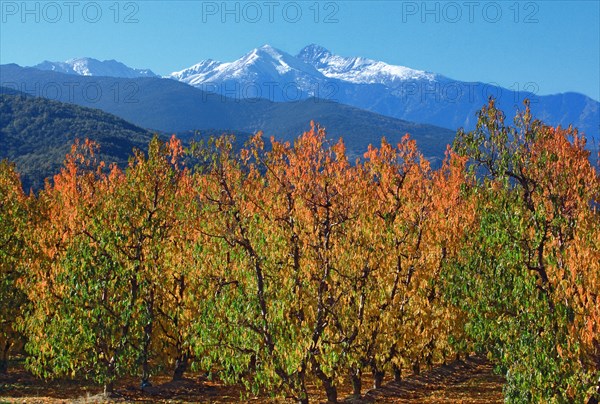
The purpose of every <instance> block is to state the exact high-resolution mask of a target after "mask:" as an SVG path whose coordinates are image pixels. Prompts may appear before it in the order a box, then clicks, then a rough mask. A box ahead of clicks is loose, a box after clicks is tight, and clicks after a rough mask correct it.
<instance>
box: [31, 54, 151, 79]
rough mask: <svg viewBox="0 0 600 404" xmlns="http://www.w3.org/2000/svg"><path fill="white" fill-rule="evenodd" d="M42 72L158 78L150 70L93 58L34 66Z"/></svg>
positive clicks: (43, 63) (45, 62) (47, 62)
mask: <svg viewBox="0 0 600 404" xmlns="http://www.w3.org/2000/svg"><path fill="white" fill-rule="evenodd" d="M33 67H34V68H36V69H40V70H51V71H55V72H58V73H66V74H77V75H81V76H107V77H123V78H135V77H158V76H157V75H156V74H154V73H153V72H152V70H149V69H134V68H131V67H128V66H126V65H124V64H123V63H121V62H117V61H116V60H104V61H100V60H97V59H93V58H75V59H69V60H67V61H66V62H49V61H47V60H45V61H43V62H42V63H40V64H38V65H35V66H33Z"/></svg>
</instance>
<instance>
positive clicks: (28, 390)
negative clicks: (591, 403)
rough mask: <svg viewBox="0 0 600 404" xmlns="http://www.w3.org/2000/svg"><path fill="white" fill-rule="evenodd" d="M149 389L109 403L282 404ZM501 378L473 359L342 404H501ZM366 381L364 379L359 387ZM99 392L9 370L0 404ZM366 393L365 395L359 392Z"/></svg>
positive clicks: (218, 388) (164, 386)
mask: <svg viewBox="0 0 600 404" xmlns="http://www.w3.org/2000/svg"><path fill="white" fill-rule="evenodd" d="M152 382H153V383H154V387H151V388H146V389H144V390H143V391H142V390H141V389H140V388H139V380H137V379H130V380H124V381H122V382H121V383H119V384H118V385H117V389H116V392H117V397H116V398H113V399H111V400H110V401H114V402H132V403H155V402H160V403H234V402H236V403H237V402H255V403H263V402H265V403H287V402H291V401H286V400H275V399H271V398H268V397H246V398H244V399H242V398H241V397H242V393H243V390H242V389H241V388H240V387H238V386H223V385H222V384H220V383H218V382H214V381H209V380H206V379H205V378H203V377H199V376H194V375H192V376H190V377H188V378H185V379H184V380H182V381H179V382H171V381H170V377H169V376H162V377H161V376H157V377H154V378H153V379H152ZM503 383H504V380H503V379H502V377H500V376H497V375H495V374H494V373H493V372H492V366H491V364H490V363H489V362H487V361H486V360H485V359H483V358H480V357H473V358H470V359H468V360H466V361H455V362H453V363H451V364H450V365H448V366H441V367H438V368H435V369H433V370H431V371H428V372H423V373H422V374H421V375H413V376H409V377H406V378H405V379H404V380H402V382H400V383H395V382H393V381H388V382H387V383H384V386H383V387H382V388H380V389H377V390H370V391H368V392H366V394H365V396H364V397H362V398H361V399H360V400H357V399H350V398H348V399H346V400H345V401H346V402H347V403H355V404H361V403H372V402H376V403H468V404H479V403H481V404H483V403H486V404H487V403H502V402H503V400H502V385H503ZM371 384H372V381H371V380H370V379H369V378H368V377H365V380H364V381H363V385H364V386H370V385H371ZM101 390H102V389H101V388H99V387H98V386H95V385H93V384H89V383H84V382H75V381H65V380H62V381H57V380H55V381H50V382H44V381H42V380H39V379H36V378H34V377H33V376H31V375H30V374H29V373H28V372H26V371H25V370H24V369H23V368H22V367H17V368H15V369H12V370H11V371H10V372H9V373H8V375H0V403H52V404H55V403H96V402H106V401H108V400H106V399H105V398H104V396H103V395H101V394H100V393H101ZM310 390H311V392H312V393H313V394H312V395H311V402H324V401H325V397H324V396H323V395H322V394H321V393H320V392H319V391H318V388H317V387H316V386H311V387H310ZM365 390H366V389H365ZM349 394H350V386H349V385H344V386H340V388H339V397H340V400H344V397H348V396H349Z"/></svg>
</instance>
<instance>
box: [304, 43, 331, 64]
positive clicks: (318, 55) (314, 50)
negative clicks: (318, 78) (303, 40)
mask: <svg viewBox="0 0 600 404" xmlns="http://www.w3.org/2000/svg"><path fill="white" fill-rule="evenodd" d="M331 56H332V54H331V52H330V51H329V50H328V49H326V48H324V47H322V46H321V45H317V44H314V43H313V44H310V45H308V46H305V47H304V48H302V50H301V51H300V52H299V53H298V55H297V56H296V57H297V58H298V59H300V60H303V61H305V62H306V63H309V64H311V65H313V66H315V67H319V66H320V64H321V63H322V62H323V61H326V60H327V59H328V58H330V57H331Z"/></svg>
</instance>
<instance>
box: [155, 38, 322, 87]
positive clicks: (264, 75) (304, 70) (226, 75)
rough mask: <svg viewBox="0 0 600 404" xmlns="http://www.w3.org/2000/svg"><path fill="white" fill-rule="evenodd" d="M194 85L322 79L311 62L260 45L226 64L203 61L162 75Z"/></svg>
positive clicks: (298, 82)
mask: <svg viewBox="0 0 600 404" xmlns="http://www.w3.org/2000/svg"><path fill="white" fill-rule="evenodd" d="M166 77H169V78H172V79H175V80H179V81H183V82H184V83H187V84H190V85H193V86H196V87H208V85H209V84H210V85H211V86H212V85H215V84H222V83H226V82H230V81H235V82H237V83H241V84H243V85H245V84H258V85H263V84H264V83H281V82H282V81H285V82H289V83H294V84H302V83H308V82H313V81H315V80H321V79H324V77H323V76H322V74H321V73H320V72H319V71H318V70H317V69H316V68H315V67H314V66H312V65H310V64H308V63H305V62H304V61H302V60H300V59H298V58H296V57H294V56H292V55H290V54H288V53H286V52H284V51H281V50H279V49H276V48H274V47H272V46H270V45H263V46H261V47H259V48H255V49H253V50H251V51H250V52H248V53H247V54H246V55H244V56H242V57H241V58H239V59H237V60H235V61H233V62H227V63H221V62H214V61H212V60H210V59H208V60H204V61H202V62H200V63H198V64H196V65H194V66H191V67H189V68H187V69H184V70H181V71H178V72H174V73H171V74H170V75H168V76H166Z"/></svg>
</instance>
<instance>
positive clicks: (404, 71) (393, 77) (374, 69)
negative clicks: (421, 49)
mask: <svg viewBox="0 0 600 404" xmlns="http://www.w3.org/2000/svg"><path fill="white" fill-rule="evenodd" d="M296 57H297V58H298V59H300V60H302V61H304V62H306V63H308V64H311V65H313V66H314V67H315V68H317V69H318V70H319V71H320V72H321V73H323V75H324V76H326V77H329V78H334V79H339V80H342V81H346V82H350V83H356V84H376V83H378V84H384V85H386V86H389V87H394V86H395V85H397V84H398V83H399V82H403V81H406V80H428V81H432V80H435V78H436V75H434V74H432V73H427V72H424V71H422V70H415V69H410V68H408V67H404V66H395V65H390V64H387V63H385V62H380V61H376V60H372V59H366V58H362V57H343V56H338V55H333V54H332V53H331V52H329V50H327V49H325V48H323V47H322V46H319V45H315V44H312V45H308V46H306V47H305V48H303V49H302V50H301V51H300V53H298V55H297V56H296Z"/></svg>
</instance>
